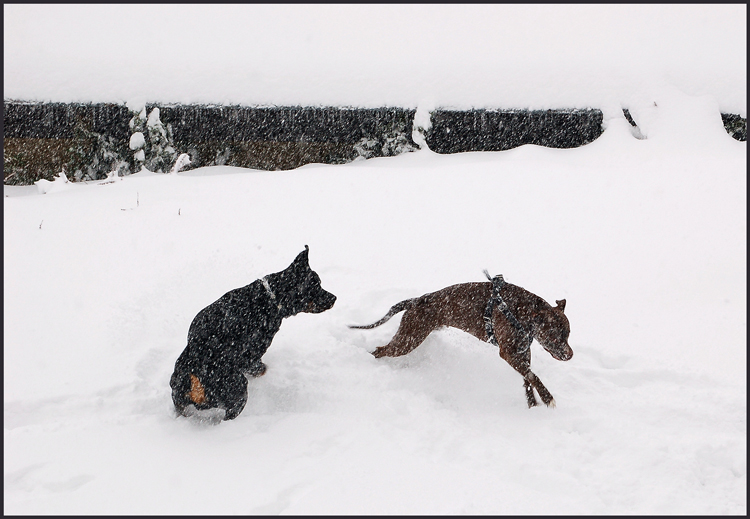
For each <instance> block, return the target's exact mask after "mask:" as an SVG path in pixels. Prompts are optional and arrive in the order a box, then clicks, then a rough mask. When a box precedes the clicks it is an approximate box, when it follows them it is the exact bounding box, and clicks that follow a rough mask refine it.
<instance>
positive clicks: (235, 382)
mask: <svg viewBox="0 0 750 519" xmlns="http://www.w3.org/2000/svg"><path fill="white" fill-rule="evenodd" d="M222 390H223V391H222V393H223V394H222V395H221V396H222V400H223V401H224V403H225V404H226V414H225V415H224V420H233V419H235V418H237V415H239V414H240V413H241V412H242V410H243V409H244V408H245V404H247V378H245V375H243V374H242V373H240V372H235V373H233V374H232V375H231V376H230V377H227V379H226V380H225V381H224V387H223V388H222Z"/></svg>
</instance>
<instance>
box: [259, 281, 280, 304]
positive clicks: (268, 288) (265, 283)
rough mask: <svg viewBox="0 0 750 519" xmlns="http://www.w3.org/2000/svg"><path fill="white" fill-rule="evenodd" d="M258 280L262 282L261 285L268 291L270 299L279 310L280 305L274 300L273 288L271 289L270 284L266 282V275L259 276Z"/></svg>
mask: <svg viewBox="0 0 750 519" xmlns="http://www.w3.org/2000/svg"><path fill="white" fill-rule="evenodd" d="M260 282H261V283H263V286H264V287H266V292H268V295H269V296H271V301H273V302H274V303H276V307H277V308H278V309H279V310H281V305H280V304H279V303H278V302H277V301H276V294H274V293H273V290H271V285H269V284H268V276H263V277H262V278H260Z"/></svg>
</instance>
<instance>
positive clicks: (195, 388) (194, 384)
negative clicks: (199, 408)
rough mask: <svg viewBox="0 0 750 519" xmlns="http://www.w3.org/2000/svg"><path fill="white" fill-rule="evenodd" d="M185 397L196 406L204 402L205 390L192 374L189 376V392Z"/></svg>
mask: <svg viewBox="0 0 750 519" xmlns="http://www.w3.org/2000/svg"><path fill="white" fill-rule="evenodd" d="M187 396H188V398H190V400H192V401H193V402H194V403H196V404H203V403H204V402H205V401H206V390H205V389H204V388H203V384H201V381H200V380H198V377H196V376H195V375H193V374H192V373H191V374H190V392H189V393H188V394H187Z"/></svg>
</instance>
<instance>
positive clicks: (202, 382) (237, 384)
mask: <svg viewBox="0 0 750 519" xmlns="http://www.w3.org/2000/svg"><path fill="white" fill-rule="evenodd" d="M308 250H309V248H308V247H307V245H305V250H304V251H302V252H301V253H300V254H299V255H298V256H297V258H295V260H294V261H293V262H292V264H291V265H290V266H289V267H287V268H286V269H284V270H282V271H281V272H277V273H275V274H269V275H268V276H266V277H265V278H263V279H258V280H256V281H253V282H252V283H250V284H249V285H247V286H244V287H242V288H237V289H235V290H232V291H230V292H227V293H226V294H224V295H223V296H221V297H220V298H219V299H218V300H217V301H215V302H213V303H211V304H210V305H208V306H207V307H206V308H204V309H203V310H201V311H200V312H198V315H196V316H195V319H193V322H192V324H191V325H190V330H189V331H188V343H187V347H186V348H185V350H184V351H183V352H182V354H181V355H180V356H179V358H178V359H177V362H176V363H175V368H174V373H172V378H171V380H170V382H169V385H170V386H171V387H172V401H173V402H174V405H175V408H176V409H177V411H178V412H179V413H180V414H183V415H186V416H188V415H190V414H191V413H192V412H194V410H193V409H192V408H190V406H194V409H195V410H204V409H213V408H223V409H224V410H225V414H224V417H223V419H224V420H232V419H233V418H236V417H237V415H239V414H240V412H241V411H242V410H243V409H244V408H245V404H246V403H247V378H246V377H245V375H249V376H256V377H257V376H260V375H263V374H264V373H265V371H266V366H265V364H263V362H261V357H263V354H264V353H266V350H267V349H268V347H269V346H270V345H271V341H272V340H273V337H274V335H276V332H278V331H279V327H280V326H281V320H282V319H284V318H285V317H290V316H292V315H296V314H298V313H300V312H307V313H319V312H323V311H325V310H328V309H329V308H331V307H332V306H333V304H334V303H335V302H336V296H334V295H333V294H331V293H330V292H326V291H325V290H323V288H322V287H321V286H320V277H319V276H318V274H317V273H315V272H314V271H313V270H311V269H310V265H309V263H308V257H307V254H308ZM266 282H267V284H268V288H266V286H265V283H266Z"/></svg>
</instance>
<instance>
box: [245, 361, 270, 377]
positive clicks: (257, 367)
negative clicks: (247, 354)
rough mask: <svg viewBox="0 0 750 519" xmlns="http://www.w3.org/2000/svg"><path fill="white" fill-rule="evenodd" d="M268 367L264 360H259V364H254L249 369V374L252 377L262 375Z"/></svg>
mask: <svg viewBox="0 0 750 519" xmlns="http://www.w3.org/2000/svg"><path fill="white" fill-rule="evenodd" d="M267 369H268V366H266V365H265V364H264V363H262V362H258V363H257V364H253V365H252V366H250V369H248V370H247V372H246V373H247V375H248V376H251V377H262V376H263V375H265V374H266V370H267Z"/></svg>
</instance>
